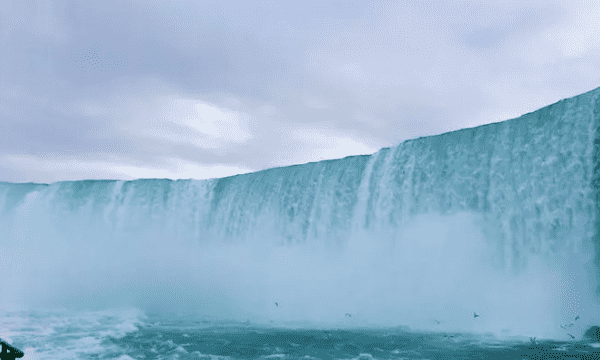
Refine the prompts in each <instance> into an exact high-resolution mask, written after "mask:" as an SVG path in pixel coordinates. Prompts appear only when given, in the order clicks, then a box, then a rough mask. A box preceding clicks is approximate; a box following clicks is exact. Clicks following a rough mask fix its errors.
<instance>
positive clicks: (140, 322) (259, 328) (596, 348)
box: [0, 309, 600, 360]
mask: <svg viewBox="0 0 600 360" xmlns="http://www.w3.org/2000/svg"><path fill="white" fill-rule="evenodd" d="M0 326H1V328H2V332H0V335H2V338H3V339H5V340H9V342H10V343H11V344H12V345H14V346H16V347H17V348H20V349H21V350H24V351H25V357H24V358H23V359H24V360H30V359H120V360H128V359H271V358H277V359H407V360H408V359H415V360H416V359H532V360H533V359H539V358H540V357H541V358H543V359H565V358H569V359H598V358H599V357H600V343H590V342H586V341H582V340H581V339H575V340H569V341H556V340H544V339H536V344H533V343H532V342H531V341H530V339H526V338H522V337H521V338H519V337H512V338H511V337H505V338H502V339H500V338H498V337H495V336H493V335H485V334H484V335H482V334H479V335H478V334H469V333H459V332H444V331H439V332H434V331H414V330H411V329H409V328H406V327H395V328H352V327H347V328H343V329H342V328H337V329H332V328H316V327H310V326H306V325H298V324H296V325H293V324H256V323H252V322H244V323H240V322H235V321H223V320H217V319H206V318H199V317H187V318H184V317H181V316H179V317H177V316H173V317H165V316H164V315H146V314H143V313H141V312H140V311H137V310H132V309H129V310H110V311H108V310H104V311H98V312H73V311H36V312H32V311H27V312H4V313H3V314H2V321H1V322H0Z"/></svg>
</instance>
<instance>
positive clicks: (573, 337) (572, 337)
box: [567, 334, 575, 339]
mask: <svg viewBox="0 0 600 360" xmlns="http://www.w3.org/2000/svg"><path fill="white" fill-rule="evenodd" d="M567 335H569V336H570V337H571V339H575V336H573V335H571V334H567Z"/></svg>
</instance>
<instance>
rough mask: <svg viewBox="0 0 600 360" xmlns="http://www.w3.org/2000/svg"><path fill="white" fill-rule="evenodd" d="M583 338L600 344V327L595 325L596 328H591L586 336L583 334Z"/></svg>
mask: <svg viewBox="0 0 600 360" xmlns="http://www.w3.org/2000/svg"><path fill="white" fill-rule="evenodd" d="M583 337H584V338H586V339H587V340H591V341H595V342H600V326H595V325H594V326H592V327H590V328H589V329H587V331H586V332H585V334H583Z"/></svg>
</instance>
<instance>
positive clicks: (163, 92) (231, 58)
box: [0, 0, 600, 183]
mask: <svg viewBox="0 0 600 360" xmlns="http://www.w3.org/2000/svg"><path fill="white" fill-rule="evenodd" d="M598 18H600V2H598V1H597V0H591V1H575V0H565V1H524V0H515V1H512V0H510V1H509V0H504V1H500V0H498V1H492V0H488V1H484V0H478V1H475V0H461V1H459V0H436V1H425V0H422V1H408V0H407V1H401V0H398V1H391V0H387V1H360V2H347V1H326V0H318V1H313V0H304V1H253V0H252V1H250V0H244V1H229V2H227V1H223V0H220V1H215V2H212V3H211V2H210V1H192V0H189V1H179V0H173V1H165V0H162V1H150V0H139V1H136V0H127V1H109V0H103V1H62V0H54V1H42V0H40V1H35V0H4V1H2V2H0V54H2V55H1V56H0V181H9V182H29V181H33V182H46V183H48V182H54V181H60V180H80V179H135V178H153V177H157V178H172V179H187V178H195V179H206V178H213V177H223V176H228V175H233V174H239V173H245V172H251V171H256V170H261V169H265V168H269V167H274V166H283V165H291V164H299V163H306V162H311V161H318V160H323V159H332V158H340V157H345V156H348V155H357V154H370V153H373V152H375V151H377V150H378V149H380V148H382V147H388V146H393V145H396V144H398V143H400V142H402V141H404V140H406V139H410V138H415V137H419V136H427V135H436V134H440V133H443V132H447V131H451V130H456V129H460V128H465V127H473V126H477V125H481V124H486V123H491V122H497V121H502V120H506V119H509V118H513V117H517V116H520V115H522V114H524V113H527V112H531V111H534V110H536V109H538V108H540V107H543V106H546V105H549V104H551V103H554V102H556V101H558V100H560V99H563V98H567V97H571V96H575V95H577V94H580V93H583V92H586V91H589V90H592V89H594V88H596V87H598V86H600V50H599V49H600V22H598V21H597V19H598Z"/></svg>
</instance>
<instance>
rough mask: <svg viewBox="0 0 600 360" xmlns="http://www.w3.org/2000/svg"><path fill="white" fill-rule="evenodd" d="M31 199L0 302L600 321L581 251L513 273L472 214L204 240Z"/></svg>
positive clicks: (547, 330) (166, 310)
mask: <svg viewBox="0 0 600 360" xmlns="http://www.w3.org/2000/svg"><path fill="white" fill-rule="evenodd" d="M41 198H42V196H40V193H39V192H32V193H29V194H28V195H27V196H26V198H25V201H24V202H23V203H22V204H21V205H20V206H19V207H17V208H15V211H14V212H12V215H10V216H4V217H3V218H2V222H1V223H0V225H1V227H0V229H2V230H0V236H2V238H3V242H2V253H3V254H9V256H4V257H3V258H2V262H0V272H1V273H2V274H4V275H3V276H2V279H1V282H2V283H1V286H2V289H3V291H2V293H1V294H0V307H3V308H20V309H40V308H44V309H55V308H66V309H81V310H84V309H91V310H101V309H114V308H137V309H140V310H142V311H144V312H145V313H158V314H161V315H165V316H188V317H189V316H197V317H203V318H211V319H226V320H234V321H240V322H242V321H250V322H251V323H255V324H271V325H272V326H292V325H294V324H301V325H302V326H314V327H334V328H340V327H397V326H408V327H410V328H411V329H414V330H431V331H462V332H474V333H492V334H494V335H495V336H500V337H501V336H537V337H538V338H559V337H560V336H561V335H562V336H564V334H563V332H561V331H560V328H559V325H560V324H563V323H566V322H568V321H570V320H572V319H573V318H574V317H575V316H576V315H580V316H581V318H582V320H581V323H580V324H578V325H581V326H580V328H577V329H579V330H574V331H580V332H581V333H583V331H584V329H585V328H586V326H583V325H584V324H593V323H597V321H598V320H600V319H598V318H594V316H597V315H594V314H599V313H600V312H599V311H598V310H599V309H600V308H599V307H598V299H597V298H596V297H595V296H594V291H593V290H594V289H595V287H596V285H597V284H596V281H595V278H594V275H593V274H594V272H593V266H592V263H591V260H592V256H591V255H587V256H586V255H585V254H591V253H592V252H590V251H589V249H587V250H586V249H582V250H584V251H581V252H580V253H579V254H569V255H568V256H565V255H564V254H557V255H556V256H551V257H548V256H541V255H540V256H534V255H529V256H528V258H527V265H526V266H525V267H524V268H523V269H522V270H521V271H519V273H518V274H515V273H513V272H511V271H508V270H507V269H506V267H505V266H504V265H505V264H504V261H505V260H504V258H503V252H502V246H501V244H499V242H498V239H494V235H493V233H492V232H490V231H489V230H486V226H485V224H486V221H485V218H484V217H483V216H481V215H478V214H476V213H473V212H460V213H456V214H453V215H446V216H444V215H436V214H423V215H420V216H415V217H413V218H411V219H410V220H409V221H407V225H405V226H402V227H401V228H400V229H397V231H379V232H378V231H366V230H363V231H355V232H353V233H352V235H351V236H348V237H334V238H326V239H321V241H307V242H304V243H289V242H286V241H284V239H281V238H278V237H276V236H271V237H268V236H254V237H248V238H244V237H241V238H231V239H229V240H228V241H211V240H210V239H209V240H208V241H206V240H205V241H202V242H200V241H197V239H194V236H192V235H193V231H192V228H189V229H187V230H186V231H180V232H178V233H177V232H171V234H168V233H167V232H166V231H164V229H162V230H161V229H160V228H159V227H156V226H149V227H147V228H139V227H138V228H137V229H136V230H135V231H132V230H127V227H123V228H121V229H119V230H118V231H115V230H114V229H111V227H110V226H108V225H107V224H104V225H103V224H101V223H100V222H93V221H90V219H89V218H87V217H86V212H85V211H83V210H81V209H80V210H79V212H78V214H79V215H75V213H73V214H72V215H71V216H70V217H68V218H66V217H53V216H52V214H49V213H48V212H47V210H46V208H45V207H44V206H43V204H44V202H43V201H42V199H41ZM275 303H277V305H275ZM473 312H477V314H479V315H480V317H478V318H474V317H473ZM345 314H350V316H345ZM436 320H437V322H439V323H436Z"/></svg>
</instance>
